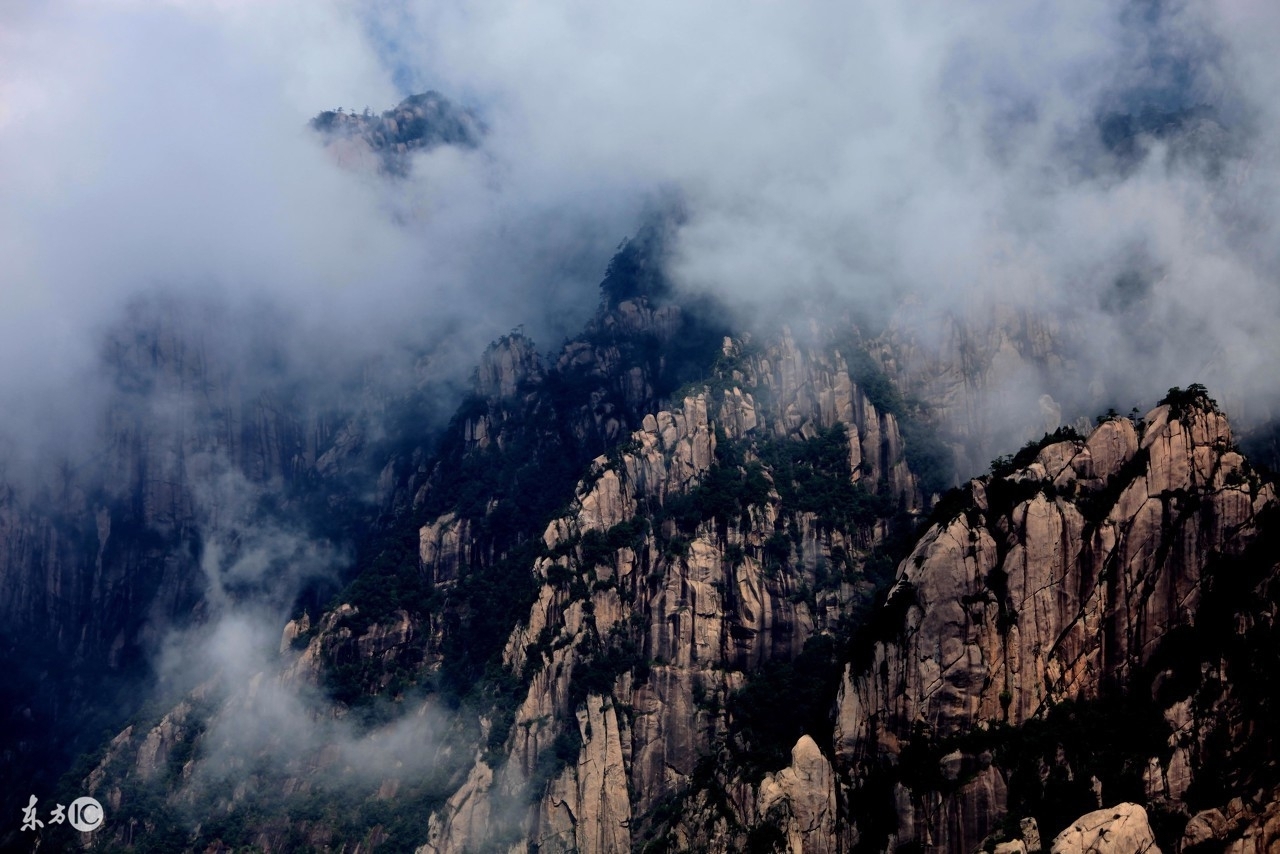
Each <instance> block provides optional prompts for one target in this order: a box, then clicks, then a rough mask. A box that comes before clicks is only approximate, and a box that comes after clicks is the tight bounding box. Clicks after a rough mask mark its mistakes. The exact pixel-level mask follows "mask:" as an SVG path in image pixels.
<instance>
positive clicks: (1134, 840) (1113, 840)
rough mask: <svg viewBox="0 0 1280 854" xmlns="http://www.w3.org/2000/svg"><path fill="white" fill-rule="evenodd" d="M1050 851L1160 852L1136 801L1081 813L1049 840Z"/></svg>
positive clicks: (1072, 853)
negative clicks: (1051, 840)
mask: <svg viewBox="0 0 1280 854" xmlns="http://www.w3.org/2000/svg"><path fill="white" fill-rule="evenodd" d="M1049 850H1050V851H1051V852H1052V854H1160V849H1159V847H1157V846H1156V838H1155V835H1154V834H1153V833H1152V832H1151V825H1150V824H1149V823H1148V822H1147V813H1146V810H1144V809H1143V808H1142V807H1140V806H1138V805H1137V804H1116V805H1115V806H1114V807H1108V808H1106V809H1102V810H1097V811H1095V812H1091V813H1089V814H1088V815H1082V816H1080V818H1078V819H1076V820H1075V821H1073V822H1072V823H1071V825H1070V826H1069V827H1068V828H1067V829H1066V830H1064V831H1062V832H1061V833H1059V834H1058V835H1057V837H1055V838H1054V840H1053V847H1052V848H1051V849H1049Z"/></svg>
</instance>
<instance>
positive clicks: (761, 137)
mask: <svg viewBox="0 0 1280 854" xmlns="http://www.w3.org/2000/svg"><path fill="white" fill-rule="evenodd" d="M391 19H394V21H395V22H396V26H397V27H398V28H399V30H400V32H402V33H403V32H406V31H408V32H412V33H413V36H412V37H407V36H402V37H401V38H400V39H399V41H398V42H397V48H398V54H397V61H398V62H399V63H401V65H402V66H407V67H412V68H415V69H417V72H418V73H417V77H416V79H418V80H423V81H425V80H433V81H443V85H444V86H445V87H446V88H448V89H451V90H455V91H465V92H469V93H474V96H475V97H476V99H477V100H478V101H480V102H482V103H485V104H486V105H488V107H489V109H490V110H491V113H492V115H493V116H494V120H493V122H492V124H493V127H494V129H495V137H494V139H493V141H492V148H493V150H494V151H495V153H496V156H497V157H498V158H499V159H501V160H504V161H516V160H527V161H528V160H532V161H536V162H538V163H539V164H540V171H541V172H542V174H545V175H547V176H549V177H550V178H551V180H565V179H562V178H561V176H563V175H569V176H576V177H581V176H583V175H606V174H612V175H623V174H628V175H633V176H635V179H636V180H637V181H638V182H640V183H652V184H662V185H665V186H673V187H676V188H678V189H679V191H680V192H681V193H682V195H683V197H684V199H685V202H686V210H687V213H688V217H687V221H686V224H685V225H684V227H683V229H682V232H681V235H680V239H679V252H678V254H677V256H676V262H675V266H674V270H673V273H674V275H675V278H676V279H677V280H678V281H679V282H680V283H682V284H683V285H684V286H686V287H688V288H692V289H699V290H710V291H712V292H715V293H718V294H722V295H726V296H728V297H729V298H730V299H731V300H732V301H734V302H735V303H736V304H739V305H743V304H746V305H757V306H761V305H767V304H771V303H773V302H774V301H776V300H777V299H778V298H779V295H786V296H790V295H793V294H795V293H796V292H798V291H799V292H803V291H806V290H809V291H821V290H824V289H825V290H827V291H830V292H834V293H837V294H842V295H846V296H848V297H850V298H851V299H853V300H854V301H861V302H864V303H872V304H884V303H888V304H892V303H893V302H894V301H896V300H897V299H899V298H900V297H901V296H902V295H904V294H913V295H915V296H916V297H917V298H918V299H919V300H921V301H922V302H923V303H924V304H925V305H926V306H927V307H928V308H929V310H931V311H933V312H937V313H955V314H961V315H963V314H966V313H968V314H970V315H977V316H982V315H984V314H990V312H991V308H990V306H991V305H992V304H993V303H999V304H1001V305H1005V306H1015V307H1025V308H1028V309H1031V310H1034V311H1036V312H1039V313H1042V314H1044V315H1047V316H1049V317H1052V318H1053V319H1054V320H1055V321H1056V322H1058V323H1059V324H1060V325H1061V326H1062V327H1063V328H1064V329H1066V330H1068V331H1069V333H1070V337H1072V338H1073V340H1072V341H1069V342H1066V344H1067V346H1070V347H1071V350H1072V352H1071V353H1069V355H1071V356H1072V357H1073V358H1075V359H1076V360H1077V365H1078V370H1079V373H1078V374H1077V375H1075V376H1072V377H1069V378H1068V380H1067V382H1069V383H1072V384H1077V385H1079V386H1080V387H1081V388H1087V387H1089V386H1091V385H1092V386H1093V387H1095V388H1102V389H1103V391H1102V392H1101V393H1100V394H1095V395H1093V396H1092V400H1091V401H1090V402H1091V403H1092V404H1095V405H1096V403H1097V402H1098V401H1099V400H1103V399H1106V400H1109V401H1117V402H1118V401H1120V400H1125V399H1132V400H1138V401H1143V400H1146V401H1150V400H1154V397H1155V396H1157V395H1158V394H1159V393H1160V392H1162V391H1163V389H1164V388H1167V387H1168V385H1171V384H1174V383H1178V384H1185V383H1186V382H1189V381H1192V380H1195V379H1204V380H1206V381H1208V382H1211V383H1212V384H1213V387H1214V388H1215V389H1217V390H1219V392H1220V393H1221V394H1222V395H1224V396H1226V397H1228V398H1229V399H1230V400H1232V401H1233V402H1234V406H1233V408H1234V409H1235V410H1236V411H1237V412H1238V413H1240V414H1249V415H1253V416H1259V415H1265V414H1266V413H1267V411H1268V410H1270V409H1271V408H1272V407H1274V405H1275V403H1276V394H1275V392H1276V389H1275V388H1274V384H1273V383H1271V382H1270V380H1269V379H1268V378H1269V376H1270V374H1271V373H1272V372H1273V371H1274V368H1275V365H1276V360H1277V357H1278V356H1280V352H1278V351H1277V345H1276V344H1275V343H1274V336H1272V335H1271V334H1270V330H1271V329H1272V328H1274V326H1275V321H1276V319H1277V308H1280V306H1277V301H1276V287H1275V282H1276V275H1277V272H1278V271H1280V264H1277V257H1276V250H1275V249H1274V248H1273V247H1275V246H1276V245H1277V244H1276V241H1275V240H1274V239H1273V238H1274V236H1275V222H1276V216H1275V213H1276V210H1275V202H1274V199H1275V198H1276V195H1275V193H1274V192H1272V190H1273V189H1274V185H1275V181H1276V174H1277V170H1276V165H1277V162H1276V161H1277V158H1276V146H1275V142H1274V140H1275V139H1277V135H1276V130H1277V125H1276V112H1277V111H1276V108H1275V106H1274V105H1275V104H1276V103H1278V102H1280V101H1278V100H1277V98H1276V97H1275V95H1276V94H1277V89H1278V84H1280V73H1277V71H1276V67H1275V64H1274V62H1272V61H1271V60H1270V50H1269V47H1268V44H1269V37H1270V36H1273V35H1274V34H1276V33H1277V32H1280V29H1278V28H1277V26H1276V24H1277V21H1276V16H1275V13H1274V12H1272V11H1270V10H1269V9H1267V8H1265V6H1264V5H1262V4H1239V3H1225V2H1223V3H1211V2H1175V0H1169V2H1147V0H1135V2H1129V3H1121V4H1117V3H1108V2H1098V0H1086V2H1081V3H1072V4H1067V5H1065V6H1064V5H1062V4H1050V3H1032V4H1026V3H1014V2H1005V1H1004V0H973V1H972V2H965V3H955V2H945V3H944V2H935V1H934V0H916V2H907V3H881V2H863V3H856V4H848V3H811V4H803V5H800V6H797V5H795V4H764V3H759V4H754V3H753V4H740V3H715V2H709V3H699V4H685V3H674V2H673V3H650V4H643V5H640V6H631V7H602V6H599V5H598V4H581V3H558V4H521V3H514V2H501V1H500V0H495V2H482V3H470V4H465V6H463V5H462V4H449V3H428V2H423V3H403V4H400V5H398V6H396V7H395V12H394V14H393V15H391V16H389V17H387V18H384V19H383V20H391ZM408 45H414V46H416V48H417V53H416V54H414V53H413V51H412V50H410V49H409V47H408ZM410 76H412V75H410ZM567 180H573V177H570V178H568V179H567ZM1137 258H1142V259H1144V260H1143V269H1142V271H1140V272H1141V275H1142V276H1145V277H1147V278H1148V279H1149V281H1148V282H1147V283H1146V285H1145V287H1146V288H1147V290H1146V291H1145V294H1144V297H1143V299H1141V300H1134V301H1132V302H1130V303H1128V304H1126V305H1125V306H1121V305H1120V303H1119V302H1117V300H1116V299H1114V297H1113V295H1112V291H1113V290H1114V288H1115V287H1116V283H1117V281H1123V280H1125V279H1126V277H1129V278H1132V276H1134V275H1137V274H1138V272H1139V271H1135V270H1134V269H1132V265H1133V263H1134V259H1137ZM1136 340H1140V341H1142V342H1143V346H1141V347H1137V346H1135V341H1136ZM1099 354H1101V358H1098V355H1099ZM1029 391H1030V390H1029ZM1053 391H1054V393H1055V394H1069V393H1070V390H1069V389H1062V388H1058V389H1053ZM1028 399H1030V400H1033V401H1034V400H1035V399H1036V397H1035V395H1030V396H1029V398H1028ZM1246 404H1247V405H1246ZM1242 410H1243V412H1242Z"/></svg>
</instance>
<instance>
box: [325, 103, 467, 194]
mask: <svg viewBox="0 0 1280 854" xmlns="http://www.w3.org/2000/svg"><path fill="white" fill-rule="evenodd" d="M311 128H312V130H315V131H317V132H318V133H320V134H321V136H322V137H323V138H324V140H325V145H326V147H328V149H329V150H330V152H331V153H332V154H334V155H335V156H336V157H337V159H338V162H339V163H341V164H343V165H345V166H351V167H360V166H373V167H376V168H378V169H381V170H382V171H384V172H386V173H388V174H391V175H404V174H405V173H406V172H407V171H408V168H409V157H410V155H411V154H412V153H413V152H415V151H427V150H430V149H432V148H436V147H438V146H441V145H454V146H458V147H461V148H476V147H477V146H478V145H479V144H480V140H481V138H482V137H483V135H484V132H485V128H484V124H483V123H482V122H481V121H480V118H479V117H478V116H477V115H476V114H475V113H473V112H472V111H471V110H468V109H465V108H462V107H458V106H456V105H455V104H453V102H451V101H450V100H449V99H448V98H446V97H445V96H443V95H441V94H440V93H439V92H423V93H421V94H418V95H411V96H409V97H408V98H405V99H404V100H403V101H401V102H400V103H399V104H397V105H396V106H395V107H392V108H391V109H389V110H384V111H383V112H382V113H381V114H374V113H372V112H370V111H369V109H368V108H367V107H366V108H365V110H364V112H362V113H358V112H356V111H355V110H352V111H350V112H348V111H346V110H344V109H341V108H339V109H337V110H326V111H325V112H323V113H320V115H318V116H316V117H315V118H314V119H312V120H311Z"/></svg>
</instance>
